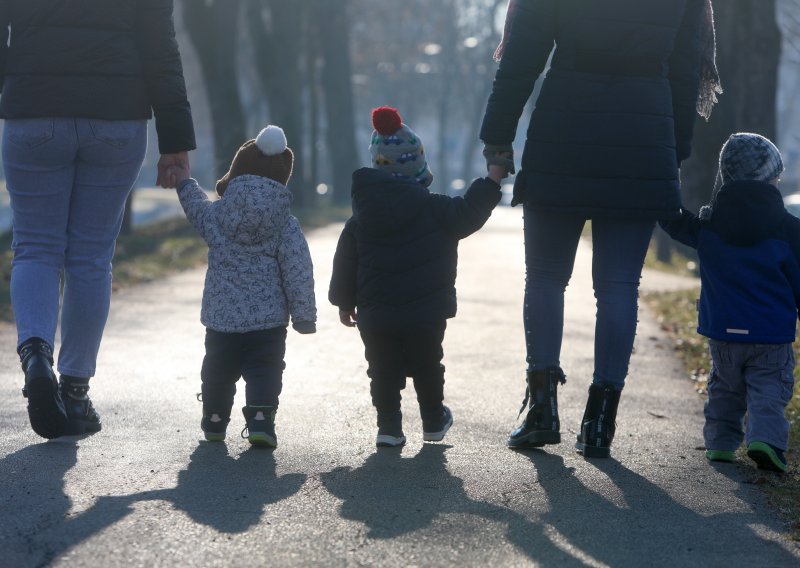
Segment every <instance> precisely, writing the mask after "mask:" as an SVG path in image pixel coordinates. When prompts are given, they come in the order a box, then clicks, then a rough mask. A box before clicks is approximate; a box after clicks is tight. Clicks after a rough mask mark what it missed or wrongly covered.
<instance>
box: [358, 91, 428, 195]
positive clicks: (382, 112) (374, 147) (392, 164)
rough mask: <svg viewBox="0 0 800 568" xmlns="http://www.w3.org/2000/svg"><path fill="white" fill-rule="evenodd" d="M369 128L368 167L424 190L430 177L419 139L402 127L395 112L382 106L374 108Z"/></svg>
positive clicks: (398, 115) (401, 120)
mask: <svg viewBox="0 0 800 568" xmlns="http://www.w3.org/2000/svg"><path fill="white" fill-rule="evenodd" d="M372 125H373V126H374V127H375V131H374V132H373V133H372V138H371V140H370V145H369V151H370V154H371V155H372V167H373V168H376V169H379V170H384V171H387V172H389V173H391V174H392V175H393V176H395V177H399V178H405V179H412V180H414V181H416V182H417V183H420V184H422V185H424V186H425V187H428V186H429V185H430V184H431V183H432V182H433V174H432V173H431V171H430V169H429V168H428V162H427V160H426V159H425V147H424V146H423V145H422V140H420V138H419V136H417V135H416V134H415V133H414V131H413V130H411V128H409V127H408V125H406V124H403V119H402V118H401V117H400V113H399V112H397V109H395V108H392V107H386V106H383V107H378V108H376V109H374V110H373V111H372Z"/></svg>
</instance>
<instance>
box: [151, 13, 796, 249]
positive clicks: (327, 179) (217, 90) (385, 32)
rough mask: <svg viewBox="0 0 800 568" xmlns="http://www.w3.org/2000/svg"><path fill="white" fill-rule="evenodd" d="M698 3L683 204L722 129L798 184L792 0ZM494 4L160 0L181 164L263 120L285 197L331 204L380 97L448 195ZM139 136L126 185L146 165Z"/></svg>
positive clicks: (254, 129)
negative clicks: (169, 36)
mask: <svg viewBox="0 0 800 568" xmlns="http://www.w3.org/2000/svg"><path fill="white" fill-rule="evenodd" d="M714 4H715V8H716V15H717V24H718V29H717V35H718V46H719V54H718V62H719V67H720V73H721V76H722V83H723V88H724V89H725V93H724V94H723V95H722V96H721V97H720V103H719V105H718V106H717V108H716V109H715V110H714V114H713V116H712V118H711V121H710V122H708V123H705V122H704V121H703V120H702V119H698V123H697V131H696V132H697V136H696V139H695V143H694V155H693V157H692V158H691V159H690V160H688V161H686V162H685V163H684V166H683V172H682V176H683V181H684V202H685V204H686V205H687V207H689V208H690V209H693V210H696V209H697V208H698V207H699V206H700V205H701V204H703V203H706V202H707V201H708V198H709V196H710V194H711V191H712V188H713V185H714V179H715V176H716V164H717V155H718V152H719V148H720V146H721V145H722V143H723V142H724V140H725V138H726V137H727V136H728V135H729V134H730V133H731V132H734V131H737V130H751V131H756V132H760V133H762V134H765V135H767V136H770V137H772V138H774V139H776V140H777V141H778V143H779V145H780V146H781V149H782V150H783V152H784V154H785V156H786V163H787V166H788V167H789V171H787V174H786V175H785V177H784V185H783V190H784V191H790V190H795V191H796V190H800V187H798V185H797V183H798V182H797V180H800V108H798V107H800V102H798V101H799V100H800V97H798V95H799V94H800V0H717V1H716V2H715V3H714ZM506 5H507V0H436V1H432V0H405V1H404V2H389V1H388V0H293V1H291V2H287V1H285V0H175V8H176V12H175V18H176V29H177V34H178V42H179V44H180V46H181V51H182V54H183V61H184V68H185V75H186V81H187V88H188V90H189V95H190V100H191V103H192V107H193V111H194V116H195V124H196V129H197V136H198V149H197V150H196V151H195V152H193V157H192V162H193V172H194V174H195V176H196V177H197V178H198V179H199V180H200V181H201V183H202V184H203V185H204V186H205V187H209V188H212V187H213V185H214V182H215V180H216V179H218V177H219V176H221V175H222V174H223V173H224V172H225V170H226V169H227V167H228V165H229V164H230V160H231V158H232V156H233V154H234V152H235V151H236V149H237V148H238V147H239V145H240V144H241V143H242V142H243V141H244V140H246V139H248V138H252V137H254V136H255V135H256V134H257V133H258V132H259V130H260V129H261V128H263V127H264V126H265V125H267V124H270V123H273V124H278V125H280V126H282V127H283V128H284V130H285V131H286V133H287V136H288V139H289V144H290V146H291V147H292V148H293V149H294V150H295V156H296V165H295V173H294V175H293V179H292V182H291V187H292V190H293V192H294V194H295V196H296V197H295V203H296V204H297V205H300V206H304V207H311V206H315V205H318V204H347V203H349V192H350V175H351V173H352V171H353V170H354V169H356V168H357V167H359V166H365V165H369V156H368V152H367V146H368V143H369V135H370V133H371V130H372V126H371V123H370V110H371V109H372V108H374V107H376V106H380V105H391V106H396V107H397V108H399V109H400V111H401V114H402V115H403V117H404V119H405V120H406V121H407V122H408V124H409V125H411V127H412V128H414V130H415V131H416V132H417V133H418V134H419V135H420V137H421V138H422V139H423V141H424V142H425V148H426V152H427V154H428V159H429V162H430V164H431V167H432V170H433V173H434V176H435V178H436V179H435V180H434V184H433V186H432V189H433V190H434V191H441V192H458V191H459V190H461V189H463V188H464V187H465V185H466V183H467V182H468V181H469V180H470V179H471V178H473V177H475V176H478V175H482V173H483V172H484V171H485V169H484V168H485V166H484V164H483V160H482V159H481V155H480V141H479V140H478V129H479V127H480V121H481V117H482V113H483V109H484V105H485V103H486V100H487V98H488V95H489V91H490V89H491V85H492V78H493V76H494V72H495V70H496V64H495V63H494V62H493V60H492V54H493V52H494V49H495V47H496V46H497V44H498V42H499V40H500V35H501V30H502V25H503V20H504V16H505V8H506ZM532 98H533V99H535V94H534V97H532ZM526 112H529V110H528V111H526ZM525 123H526V122H525V119H524V118H523V121H522V122H521V124H525ZM151 128H152V125H151ZM519 130H520V133H519V135H518V141H519V145H518V146H517V155H520V154H521V150H522V148H521V143H522V140H523V139H524V128H520V129H519ZM152 140H154V136H152V135H151V141H152ZM150 146H151V147H150V150H149V154H148V158H147V161H146V163H145V166H144V168H143V170H142V177H141V179H140V182H139V185H140V186H152V184H153V179H154V177H155V176H154V174H153V171H154V167H155V162H156V160H157V158H158V156H157V152H156V148H155V146H156V145H155V144H153V143H151V145H150ZM509 181H511V180H509ZM664 244H666V242H664ZM670 248H671V245H669V246H665V249H664V254H665V255H669V251H670Z"/></svg>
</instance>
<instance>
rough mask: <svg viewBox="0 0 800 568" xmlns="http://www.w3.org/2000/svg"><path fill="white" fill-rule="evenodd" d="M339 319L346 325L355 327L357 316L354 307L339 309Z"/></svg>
mask: <svg viewBox="0 0 800 568" xmlns="http://www.w3.org/2000/svg"><path fill="white" fill-rule="evenodd" d="M339 321H340V322H342V325H345V326H347V327H355V326H356V324H357V323H358V316H357V315H356V310H355V308H353V309H350V310H339Z"/></svg>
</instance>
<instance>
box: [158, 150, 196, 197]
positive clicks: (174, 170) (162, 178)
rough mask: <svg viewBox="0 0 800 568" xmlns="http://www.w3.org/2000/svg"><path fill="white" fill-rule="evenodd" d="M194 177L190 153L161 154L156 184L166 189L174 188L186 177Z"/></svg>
mask: <svg viewBox="0 0 800 568" xmlns="http://www.w3.org/2000/svg"><path fill="white" fill-rule="evenodd" d="M190 177H192V172H191V168H190V167H189V153H188V152H178V153H176V154H161V158H160V159H159V160H158V176H157V177H156V185H158V186H161V187H163V188H164V189H174V188H176V187H178V184H179V183H181V182H182V181H183V180H185V179H189V178H190Z"/></svg>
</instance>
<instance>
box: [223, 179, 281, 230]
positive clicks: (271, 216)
mask: <svg viewBox="0 0 800 568" xmlns="http://www.w3.org/2000/svg"><path fill="white" fill-rule="evenodd" d="M291 202H292V193H291V192H290V191H289V190H288V189H287V188H286V186H284V185H281V184H280V183H278V182H277V181H275V180H272V179H269V178H264V177H261V176H254V175H243V176H238V177H235V178H233V179H232V180H231V181H230V183H229V185H228V188H227V189H226V190H225V196H224V197H222V198H221V199H220V200H219V202H218V205H217V207H218V209H217V220H218V222H219V227H220V230H221V231H222V233H223V234H224V235H225V236H226V237H227V238H229V239H230V240H232V241H235V242H237V243H240V244H242V245H253V244H257V243H260V242H263V241H265V240H266V239H267V238H269V237H270V236H272V234H273V233H275V232H276V231H280V230H281V229H282V228H283V226H284V224H285V223H286V221H287V218H288V217H289V215H290V211H289V205H290V204H291Z"/></svg>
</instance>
